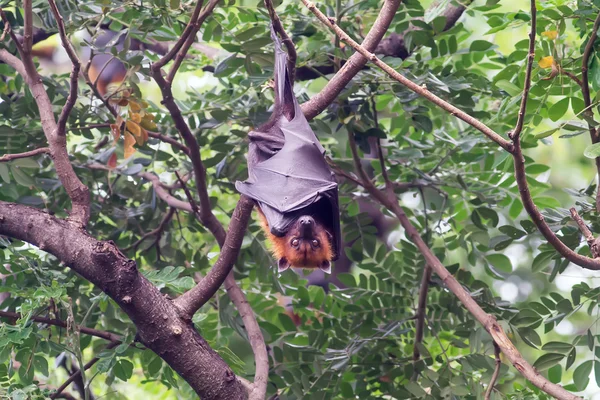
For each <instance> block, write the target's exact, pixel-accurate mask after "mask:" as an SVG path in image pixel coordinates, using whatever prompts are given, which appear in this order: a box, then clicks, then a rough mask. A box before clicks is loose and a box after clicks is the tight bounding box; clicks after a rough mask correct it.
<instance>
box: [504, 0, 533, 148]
mask: <svg viewBox="0 0 600 400" xmlns="http://www.w3.org/2000/svg"><path fill="white" fill-rule="evenodd" d="M536 14H537V10H536V8H535V0H531V30H530V32H529V52H528V53H527V69H526V70H525V85H524V87H523V95H522V96H521V107H520V108H519V114H518V116H517V125H516V126H515V129H514V130H513V131H512V133H510V134H509V135H508V136H509V137H510V138H511V139H512V140H513V142H514V141H517V140H519V136H520V135H521V131H522V130H523V122H524V121H525V108H526V107H527V97H528V96H529V88H530V87H531V69H532V67H533V59H534V57H535V26H536Z"/></svg>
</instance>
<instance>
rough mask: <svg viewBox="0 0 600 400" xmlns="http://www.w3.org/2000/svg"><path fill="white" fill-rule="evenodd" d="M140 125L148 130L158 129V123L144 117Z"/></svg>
mask: <svg viewBox="0 0 600 400" xmlns="http://www.w3.org/2000/svg"><path fill="white" fill-rule="evenodd" d="M140 125H141V126H142V128H146V129H148V130H151V131H155V130H156V124H155V123H154V122H152V121H149V120H147V119H143V120H142V122H140Z"/></svg>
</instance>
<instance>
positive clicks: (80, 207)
mask: <svg viewBox="0 0 600 400" xmlns="http://www.w3.org/2000/svg"><path fill="white" fill-rule="evenodd" d="M23 6H24V8H25V11H24V14H25V47H24V49H23V51H22V52H21V57H22V58H21V61H18V59H17V58H16V57H15V56H13V55H11V54H10V53H8V51H6V50H4V49H0V60H2V61H4V62H6V63H7V64H8V65H10V66H11V67H13V68H15V70H16V71H17V72H18V73H19V74H20V75H21V76H22V77H23V80H24V81H25V82H26V83H27V85H28V86H29V89H30V90H31V93H32V95H33V98H34V99H35V102H36V104H37V106H38V110H39V113H40V122H41V124H42V129H43V131H44V134H45V136H46V139H47V141H48V147H49V149H50V155H51V156H52V159H53V160H54V167H55V170H56V174H57V175H58V178H59V179H60V181H61V183H62V185H63V187H64V188H65V190H66V192H67V194H68V195H69V198H70V199H71V203H72V209H71V213H70V215H69V220H70V221H72V222H74V223H75V224H76V225H78V226H80V227H85V226H86V225H87V223H88V221H89V219H90V196H89V188H88V187H87V186H85V185H84V184H83V183H82V182H81V181H80V180H79V178H78V177H77V174H76V173H75V171H74V170H73V166H72V165H71V162H70V160H69V154H68V152H67V141H66V136H65V135H60V134H59V128H58V126H57V124H56V120H55V119H54V112H53V110H52V102H51V101H50V98H49V97H48V93H46V89H45V88H44V84H43V83H42V79H41V78H40V76H39V74H38V71H37V70H36V68H35V64H34V63H33V59H32V57H31V54H30V53H31V52H29V53H27V51H25V50H26V48H27V46H28V45H27V43H28V42H30V41H31V38H29V39H28V38H27V36H28V34H29V35H31V31H30V28H31V18H32V11H31V0H24V1H23ZM0 16H1V17H2V19H3V21H4V23H7V19H6V15H5V13H4V12H2V11H1V10H0ZM28 24H29V28H28ZM28 31H29V32H28ZM10 32H11V36H12V37H13V40H16V38H15V37H14V34H13V33H12V30H10ZM16 43H17V44H18V41H16ZM18 47H19V46H17V48H18Z"/></svg>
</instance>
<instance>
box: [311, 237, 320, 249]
mask: <svg viewBox="0 0 600 400" xmlns="http://www.w3.org/2000/svg"><path fill="white" fill-rule="evenodd" d="M312 245H313V247H319V241H318V240H316V239H315V240H313V241H312Z"/></svg>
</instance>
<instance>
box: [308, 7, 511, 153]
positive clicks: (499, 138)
mask: <svg viewBox="0 0 600 400" xmlns="http://www.w3.org/2000/svg"><path fill="white" fill-rule="evenodd" d="M388 1H390V0H388ZM302 2H303V3H304V5H306V7H307V8H308V9H309V10H310V11H311V12H312V13H313V14H315V16H316V17H317V18H318V19H319V20H320V21H321V22H322V23H323V24H325V25H327V26H328V27H329V28H331V29H332V30H334V31H335V33H336V34H337V35H338V36H339V37H340V39H341V40H342V41H343V42H345V43H346V44H348V45H349V46H350V47H352V48H353V49H354V50H356V51H358V52H359V53H360V54H362V55H363V56H364V57H366V58H367V59H368V60H370V61H371V62H372V63H373V64H375V65H377V66H378V67H379V68H381V69H382V70H383V71H384V72H386V73H387V74H388V75H389V76H390V77H392V78H393V79H395V80H397V81H398V82H400V83H401V84H402V85H404V86H406V87H407V88H409V89H410V90H412V91H413V92H415V93H417V94H418V95H420V96H422V97H424V98H426V99H427V100H429V101H430V102H432V103H433V104H435V105H437V106H438V107H440V108H442V109H444V110H446V111H448V112H449V113H450V114H452V115H454V116H456V117H457V118H459V119H461V120H463V121H464V122H466V123H467V124H469V125H471V126H472V127H474V128H475V129H478V130H479V131H481V132H482V133H483V134H484V135H486V136H487V137H488V138H490V139H491V140H493V141H494V142H496V143H497V144H498V145H499V146H500V147H502V148H503V149H505V150H507V151H509V152H510V151H511V150H512V146H513V145H512V143H511V142H509V141H508V140H506V139H504V138H503V137H502V136H500V135H499V134H497V133H496V132H494V131H493V130H492V129H491V128H489V127H488V126H486V125H485V124H483V123H482V122H480V121H479V120H477V119H475V118H473V117H471V116H470V115H468V114H467V113H465V112H464V111H461V110H459V109H458V108H456V107H454V106H453V105H452V104H450V103H448V102H446V101H444V100H442V99H441V98H439V97H438V96H436V95H435V94H433V93H431V92H430V91H429V90H427V89H426V88H424V87H421V86H419V85H417V84H416V83H414V82H412V81H411V80H409V79H407V78H405V77H404V76H402V75H401V74H399V73H398V72H397V71H395V70H394V69H393V68H392V67H390V66H389V65H387V64H386V63H384V62H383V61H381V60H380V59H379V58H377V56H376V55H375V54H373V53H371V52H369V51H368V50H367V49H365V48H364V47H363V46H361V45H359V44H358V43H356V42H355V41H354V40H352V39H351V38H350V36H348V35H347V34H346V32H344V31H343V30H342V29H341V28H340V27H339V26H338V25H336V24H335V23H334V22H333V21H331V20H330V19H329V18H327V17H326V16H325V15H324V14H323V13H322V12H321V11H319V10H318V9H317V7H316V6H315V5H314V4H313V3H312V2H310V1H309V0H302Z"/></svg>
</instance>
